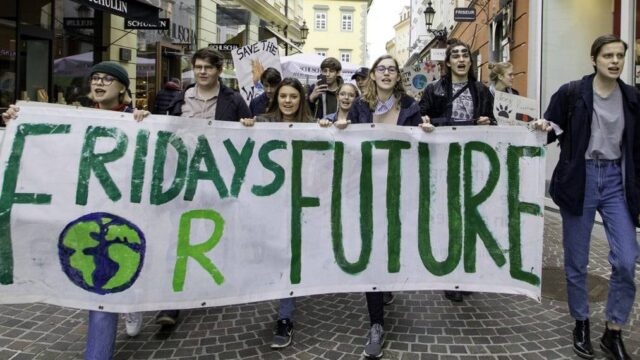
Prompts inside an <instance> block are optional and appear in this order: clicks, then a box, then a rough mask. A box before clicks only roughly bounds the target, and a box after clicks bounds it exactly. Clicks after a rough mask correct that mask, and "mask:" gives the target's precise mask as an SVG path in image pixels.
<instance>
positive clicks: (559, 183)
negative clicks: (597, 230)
mask: <svg viewBox="0 0 640 360" xmlns="http://www.w3.org/2000/svg"><path fill="white" fill-rule="evenodd" d="M594 76H595V74H591V75H587V76H585V77H583V78H582V80H581V81H580V82H579V87H578V88H577V89H575V90H574V91H578V92H579V93H578V94H576V95H575V96H573V99H574V100H572V99H570V97H571V96H570V94H569V93H570V91H569V84H564V85H562V86H561V87H560V89H558V91H557V92H556V93H555V94H553V96H551V101H550V102H549V106H548V107H547V111H545V113H544V117H545V119H547V120H549V121H551V122H553V123H554V124H556V125H558V126H559V127H560V128H561V129H562V131H563V132H562V134H560V135H559V136H557V135H556V133H555V132H554V131H551V132H550V133H549V136H548V139H547V140H548V142H549V143H551V142H554V141H555V140H556V139H558V140H559V141H560V159H559V160H558V164H557V165H556V168H555V169H554V170H553V175H552V176H551V184H550V185H549V194H550V195H551V198H552V199H553V201H554V202H555V203H556V204H557V205H558V206H559V207H560V208H561V209H564V210H567V211H569V212H570V213H572V214H574V215H576V216H580V215H582V209H583V207H584V189H585V181H586V180H585V178H586V169H585V166H586V164H585V153H586V152H587V148H588V147H589V139H591V121H592V115H593V78H594ZM618 85H619V86H620V91H621V92H622V103H623V109H622V110H623V111H624V133H623V138H622V162H623V166H624V168H623V175H624V179H623V181H624V189H625V197H626V201H627V206H628V208H629V212H630V213H631V218H632V219H633V221H634V223H635V224H636V226H640V224H639V223H638V213H639V204H638V194H640V178H639V176H640V99H639V95H638V91H637V90H636V89H635V88H634V87H633V86H629V85H627V84H625V83H624V82H623V81H622V80H620V79H618ZM574 101H575V102H574ZM572 103H573V109H572V110H571V109H569V106H570V105H571V104H572ZM570 110H571V111H570ZM569 113H571V118H569Z"/></svg>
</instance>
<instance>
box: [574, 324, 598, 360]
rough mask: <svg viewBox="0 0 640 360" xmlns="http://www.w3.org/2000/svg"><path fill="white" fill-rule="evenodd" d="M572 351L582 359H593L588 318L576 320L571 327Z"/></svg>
mask: <svg viewBox="0 0 640 360" xmlns="http://www.w3.org/2000/svg"><path fill="white" fill-rule="evenodd" d="M573 352H575V353H576V355H578V356H580V357H581V358H583V359H593V346H591V335H590V332H589V319H587V320H576V327H575V328H574V329H573Z"/></svg>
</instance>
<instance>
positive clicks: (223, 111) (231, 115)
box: [168, 83, 251, 121]
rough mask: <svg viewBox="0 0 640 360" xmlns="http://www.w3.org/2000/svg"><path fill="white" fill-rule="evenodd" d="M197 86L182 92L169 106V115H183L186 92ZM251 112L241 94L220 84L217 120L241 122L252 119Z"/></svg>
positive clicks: (215, 117)
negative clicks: (241, 120)
mask: <svg viewBox="0 0 640 360" xmlns="http://www.w3.org/2000/svg"><path fill="white" fill-rule="evenodd" d="M194 86H195V84H193V85H191V86H189V87H188V88H187V89H185V91H183V92H181V93H180V94H179V95H178V96H176V97H175V98H174V99H173V102H171V105H169V109H168V110H169V114H170V115H173V116H180V115H182V105H184V94H185V92H186V91H187V90H188V89H190V88H192V87H194ZM250 117H251V112H250V111H249V107H248V106H247V103H246V102H245V101H244V99H243V98H242V96H240V94H238V93H236V92H235V91H233V90H232V89H230V88H228V87H226V86H224V84H223V83H220V93H219V94H218V103H217V105H216V114H215V116H214V119H215V120H225V121H240V119H243V118H250Z"/></svg>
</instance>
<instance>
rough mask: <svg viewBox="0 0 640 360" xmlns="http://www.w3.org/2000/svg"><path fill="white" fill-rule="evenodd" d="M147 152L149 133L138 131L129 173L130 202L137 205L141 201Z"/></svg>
mask: <svg viewBox="0 0 640 360" xmlns="http://www.w3.org/2000/svg"><path fill="white" fill-rule="evenodd" d="M148 151H149V131H148V130H144V129H143V130H139V131H138V136H137V137H136V152H135V154H134V155H133V167H132V171H131V196H130V199H131V202H132V203H134V204H139V203H140V201H142V186H143V185H144V171H145V168H146V166H147V153H148Z"/></svg>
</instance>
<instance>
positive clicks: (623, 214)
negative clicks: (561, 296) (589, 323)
mask: <svg viewBox="0 0 640 360" xmlns="http://www.w3.org/2000/svg"><path fill="white" fill-rule="evenodd" d="M622 181H623V180H622V170H621V167H620V162H619V161H607V160H587V162H586V178H585V193H584V207H583V210H582V216H576V215H573V214H570V213H569V212H567V211H565V210H563V209H560V213H561V215H562V239H563V246H564V269H565V272H566V278H567V295H568V298H569V312H570V313H571V316H572V317H573V318H575V319H576V320H586V319H587V318H589V299H588V294H587V265H588V264H589V243H590V240H591V230H592V229H593V223H594V219H595V214H596V210H597V211H598V212H599V213H600V216H601V217H602V221H603V223H604V229H605V232H606V234H607V240H608V241H609V263H610V264H611V268H612V272H611V278H610V279H609V295H608V299H607V306H606V310H605V317H606V319H607V321H609V322H611V323H614V324H618V325H622V324H625V323H626V322H627V320H628V318H629V313H630V312H631V308H632V307H633V301H634V299H635V295H636V286H635V283H634V276H635V261H636V258H637V257H638V243H637V241H636V229H635V226H634V222H633V219H632V218H631V214H630V213H629V209H628V208H627V204H626V199H625V195H624V188H623V184H622Z"/></svg>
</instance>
